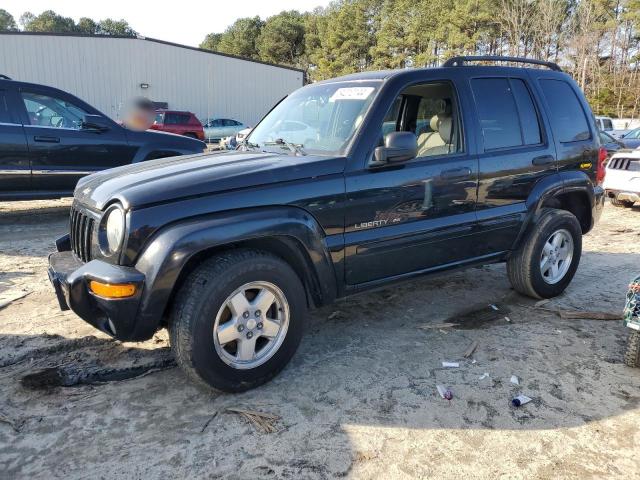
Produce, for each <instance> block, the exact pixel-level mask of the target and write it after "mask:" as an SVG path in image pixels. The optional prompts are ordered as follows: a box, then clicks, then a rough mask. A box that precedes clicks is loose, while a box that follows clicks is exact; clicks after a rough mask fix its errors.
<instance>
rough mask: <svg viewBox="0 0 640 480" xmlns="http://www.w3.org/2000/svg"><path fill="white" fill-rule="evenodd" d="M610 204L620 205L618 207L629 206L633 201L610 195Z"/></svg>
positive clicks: (631, 205)
mask: <svg viewBox="0 0 640 480" xmlns="http://www.w3.org/2000/svg"><path fill="white" fill-rule="evenodd" d="M610 200H611V205H613V206H614V207H620V208H631V207H633V202H630V201H629V200H618V199H617V198H615V197H611V198H610Z"/></svg>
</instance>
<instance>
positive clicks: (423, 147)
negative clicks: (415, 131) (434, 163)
mask: <svg viewBox="0 0 640 480" xmlns="http://www.w3.org/2000/svg"><path fill="white" fill-rule="evenodd" d="M429 126H430V127H431V130H433V131H432V132H426V133H421V134H420V136H419V137H418V157H426V156H429V155H446V154H447V153H449V152H450V151H451V143H449V142H451V129H452V127H453V122H452V119H451V117H450V116H446V115H434V116H433V117H431V121H430V122H429Z"/></svg>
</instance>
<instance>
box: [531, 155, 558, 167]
mask: <svg viewBox="0 0 640 480" xmlns="http://www.w3.org/2000/svg"><path fill="white" fill-rule="evenodd" d="M555 161H556V159H555V158H554V157H553V155H541V156H539V157H536V158H534V159H533V160H531V163H533V164H534V165H549V164H550V163H555Z"/></svg>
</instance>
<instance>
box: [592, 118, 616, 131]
mask: <svg viewBox="0 0 640 480" xmlns="http://www.w3.org/2000/svg"><path fill="white" fill-rule="evenodd" d="M596 126H597V127H598V129H599V130H600V131H603V132H611V131H612V130H614V128H613V120H612V119H611V117H601V116H598V117H596Z"/></svg>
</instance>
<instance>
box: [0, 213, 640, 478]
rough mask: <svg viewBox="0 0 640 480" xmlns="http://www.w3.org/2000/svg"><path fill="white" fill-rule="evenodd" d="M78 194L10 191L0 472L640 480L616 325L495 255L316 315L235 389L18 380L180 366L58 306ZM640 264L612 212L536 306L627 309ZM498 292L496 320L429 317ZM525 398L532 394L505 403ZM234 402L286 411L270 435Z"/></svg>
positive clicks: (637, 247)
mask: <svg viewBox="0 0 640 480" xmlns="http://www.w3.org/2000/svg"><path fill="white" fill-rule="evenodd" d="M68 206H69V201H68V200H60V201H50V202H32V203H25V202H15V203H3V204H0V302H1V301H2V299H3V298H4V299H7V298H10V297H14V296H16V294H19V293H20V292H29V295H28V296H26V297H24V298H22V299H20V300H17V301H15V302H13V303H11V304H10V305H9V306H8V307H6V308H4V309H2V310H0V478H66V479H75V478H92V479H94V478H110V479H111V478H229V479H255V478H291V479H307V478H311V479H314V478H337V477H347V478H381V479H389V478H440V479H442V478H445V479H448V478H456V479H460V478H471V477H473V478H580V479H583V478H605V477H606V478H625V479H630V478H639V477H640V429H639V428H638V425H640V370H634V369H631V368H628V367H625V366H624V365H623V363H622V355H623V349H624V342H625V339H626V334H627V332H626V331H625V329H624V328H623V326H622V323H621V322H617V321H613V322H611V321H594V320H591V321H590V320H561V319H560V318H559V317H558V316H557V315H555V314H554V313H552V312H548V311H545V310H541V309H536V308H534V307H533V303H534V301H532V300H530V299H527V298H524V297H521V296H518V295H516V294H515V293H513V291H511V290H510V288H509V284H508V282H507V279H506V275H505V267H504V266H503V265H494V266H491V267H484V268H476V269H470V270H467V271H465V272H457V273H452V274H448V275H443V276H440V277H435V278H430V279H421V280H418V281H413V282H410V283H405V284H402V285H399V286H394V287H390V288H387V289H385V290H381V291H377V292H373V293H367V294H364V295H361V296H358V297H354V298H351V299H347V300H345V301H341V302H339V303H337V304H335V305H333V306H331V307H327V308H323V309H321V310H319V311H316V312H313V314H312V315H311V317H310V319H309V325H308V330H307V335H306V337H305V339H304V340H303V342H302V345H301V347H300V349H299V351H298V353H297V354H296V356H295V357H294V359H293V361H292V362H291V364H290V365H289V366H288V367H287V368H286V369H285V370H284V371H283V373H282V374H281V375H280V376H278V377H277V378H276V379H275V380H274V381H272V382H271V383H269V384H268V385H265V386H263V387H261V388H258V389H256V390H253V391H250V392H247V393H244V394H239V395H227V394H212V393H206V392H203V391H201V390H199V389H198V388H196V387H194V386H193V385H192V384H191V383H189V381H188V380H187V379H186V378H185V377H184V376H183V375H182V373H181V372H180V370H179V369H177V368H170V369H164V370H161V371H153V370H151V371H150V372H148V374H147V375H144V376H142V377H137V378H132V379H127V380H120V381H111V382H108V383H103V384H98V385H80V386H75V387H57V388H47V389H42V390H29V389H27V388H25V387H24V386H23V385H22V383H21V382H20V380H21V379H22V378H23V377H24V376H25V375H27V374H30V373H33V372H37V371H39V370H40V369H42V368H45V367H59V368H66V369H67V370H68V371H74V372H79V373H78V375H79V376H82V375H83V372H94V373H95V372H98V374H105V373H106V374H108V373H110V372H113V371H114V369H116V370H115V371H118V370H117V369H119V371H124V372H127V371H131V369H134V370H135V369H136V368H141V369H142V370H144V369H145V368H148V367H149V366H154V365H158V364H159V363H162V362H164V364H165V365H166V362H167V360H168V359H170V355H169V352H168V343H167V336H166V333H165V332H160V333H159V334H158V335H157V336H156V337H155V338H154V339H153V340H150V341H148V342H145V343H142V344H122V343H120V342H117V341H114V340H111V339H109V338H108V337H107V336H105V335H102V334H100V333H99V332H97V331H95V330H93V329H92V328H91V327H89V326H88V325H86V324H85V323H84V322H83V321H82V320H80V319H79V318H78V317H76V316H75V315H74V314H72V313H69V312H65V313H62V312H60V311H59V308H58V305H57V303H56V299H55V298H54V295H53V292H52V290H51V288H50V285H49V283H48V280H47V274H46V259H47V254H48V253H49V252H50V251H51V250H52V242H53V239H54V238H55V237H56V236H57V235H59V234H62V233H64V232H65V230H66V226H67V210H68ZM639 260H640V209H638V208H636V209H634V210H620V209H616V208H613V207H611V206H609V205H608V206H607V208H606V209H605V213H604V216H603V219H602V221H601V223H600V225H599V226H598V227H597V229H596V230H595V231H594V232H593V233H591V234H589V235H588V236H587V237H585V243H584V255H583V257H582V262H581V265H580V268H579V270H578V273H577V275H576V277H575V279H574V281H573V283H572V285H571V286H570V287H569V289H568V290H567V292H566V293H565V294H564V295H563V296H561V297H559V298H556V299H554V300H553V301H552V302H551V303H550V304H548V305H546V306H545V307H546V308H550V309H555V308H573V309H585V310H588V309H591V310H601V311H612V312H615V311H620V310H621V308H622V306H623V301H624V294H625V292H626V285H627V283H628V281H629V280H630V278H631V277H632V275H633V274H634V273H636V272H638V270H640V261H639ZM492 303H493V304H496V305H498V307H499V308H500V309H501V313H500V315H498V316H497V317H496V319H494V320H492V321H488V322H484V323H483V322H473V321H470V322H469V323H468V324H467V326H466V328H459V329H447V330H439V329H420V328H418V327H419V326H422V325H425V324H427V325H429V324H436V323H441V322H445V321H447V320H449V319H450V318H451V317H456V316H457V315H458V314H459V313H460V312H463V311H465V310H467V309H469V308H473V307H474V306H477V305H479V306H483V307H484V308H486V306H487V305H488V304H492ZM504 312H508V313H504ZM503 313H504V314H506V315H508V317H509V318H510V319H511V322H507V321H506V320H504V318H503ZM463 318H467V317H463ZM469 318H471V319H472V318H473V317H469ZM472 341H478V342H479V347H478V349H477V351H476V353H475V354H474V355H473V356H472V358H470V359H465V358H463V357H462V352H464V350H465V349H466V348H467V346H468V345H469V344H470V343H471V342H472ZM443 360H447V361H459V362H460V367H459V368H452V369H445V368H442V366H441V362H442V361H443ZM472 360H475V363H474V362H473V361H472ZM123 369H124V370H123ZM485 372H486V373H487V374H488V375H487V376H486V377H485V378H483V379H480V377H481V376H482V375H483V374H484V373H485ZM512 375H517V376H518V377H519V379H520V385H519V386H516V385H513V384H511V383H510V381H509V379H510V377H511V376H512ZM437 384H442V385H446V386H448V387H449V388H450V389H451V390H452V391H453V395H454V398H453V400H451V401H447V400H444V399H442V398H440V397H439V396H438V394H437V392H436V385H437ZM518 393H524V394H526V395H528V396H529V397H531V398H533V401H532V402H531V403H529V404H527V405H526V406H523V407H521V408H519V409H516V408H513V407H511V406H510V405H509V401H510V399H511V398H512V397H513V396H514V395H516V394H518ZM228 407H241V408H246V409H252V410H259V411H263V412H268V413H272V414H275V415H278V416H279V417H280V420H279V421H278V422H277V423H276V424H275V426H276V428H277V432H276V433H270V434H266V433H260V432H258V431H256V429H255V428H254V427H253V426H252V425H251V424H249V423H247V421H246V420H245V419H243V418H242V417H240V416H238V415H237V414H233V413H228V412H226V409H227V408H228ZM9 422H13V425H11V423H9Z"/></svg>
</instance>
